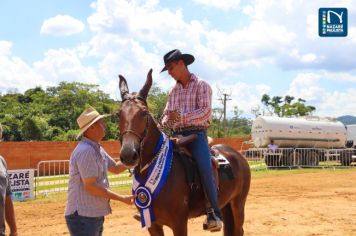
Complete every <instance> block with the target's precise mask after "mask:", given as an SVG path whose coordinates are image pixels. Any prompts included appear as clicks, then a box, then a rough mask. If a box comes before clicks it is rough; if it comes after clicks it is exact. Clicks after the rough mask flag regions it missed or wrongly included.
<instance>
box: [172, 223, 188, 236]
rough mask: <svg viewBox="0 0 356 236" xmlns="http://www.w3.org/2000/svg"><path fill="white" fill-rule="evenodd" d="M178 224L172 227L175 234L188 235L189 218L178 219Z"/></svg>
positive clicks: (176, 235)
mask: <svg viewBox="0 0 356 236" xmlns="http://www.w3.org/2000/svg"><path fill="white" fill-rule="evenodd" d="M178 221H179V222H177V224H175V225H174V226H173V227H172V231H173V235H174V236H187V235H188V227H187V224H188V220H183V219H182V220H178Z"/></svg>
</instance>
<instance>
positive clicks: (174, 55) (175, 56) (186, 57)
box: [161, 49, 194, 72]
mask: <svg viewBox="0 0 356 236" xmlns="http://www.w3.org/2000/svg"><path fill="white" fill-rule="evenodd" d="M179 59H182V60H183V61H184V63H185V65H190V64H192V63H193V62H194V57H193V55H190V54H183V53H181V51H179V50H178V49H174V50H172V51H169V52H168V53H167V54H166V55H164V57H163V61H164V67H163V69H162V70H161V72H163V71H165V70H167V65H168V63H170V62H172V61H176V60H179Z"/></svg>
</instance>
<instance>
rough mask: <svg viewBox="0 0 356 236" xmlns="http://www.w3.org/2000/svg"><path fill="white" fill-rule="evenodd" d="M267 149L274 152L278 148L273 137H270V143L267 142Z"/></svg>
mask: <svg viewBox="0 0 356 236" xmlns="http://www.w3.org/2000/svg"><path fill="white" fill-rule="evenodd" d="M267 147H268V150H269V151H270V152H272V153H275V152H276V151H277V149H278V145H277V144H275V143H274V141H273V139H271V143H270V144H268V146H267Z"/></svg>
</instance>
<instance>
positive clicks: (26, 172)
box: [7, 169, 34, 201]
mask: <svg viewBox="0 0 356 236" xmlns="http://www.w3.org/2000/svg"><path fill="white" fill-rule="evenodd" d="M7 172H8V173H9V179H10V188H11V191H12V199H13V200H15V201H24V200H29V199H32V198H33V185H34V184H33V183H34V170H33V169H22V170H8V171H7Z"/></svg>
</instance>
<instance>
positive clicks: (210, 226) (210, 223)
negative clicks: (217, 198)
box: [203, 208, 222, 232]
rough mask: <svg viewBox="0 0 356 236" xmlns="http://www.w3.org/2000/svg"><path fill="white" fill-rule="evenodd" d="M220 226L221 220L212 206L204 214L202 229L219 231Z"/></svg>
mask: <svg viewBox="0 0 356 236" xmlns="http://www.w3.org/2000/svg"><path fill="white" fill-rule="evenodd" d="M221 228H222V220H221V219H220V217H218V216H217V215H216V214H215V213H214V210H213V209H212V208H210V209H209V211H208V212H207V215H206V220H205V221H204V223H203V229H204V230H209V231H210V232H217V231H220V230H221Z"/></svg>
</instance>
